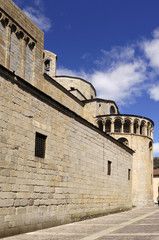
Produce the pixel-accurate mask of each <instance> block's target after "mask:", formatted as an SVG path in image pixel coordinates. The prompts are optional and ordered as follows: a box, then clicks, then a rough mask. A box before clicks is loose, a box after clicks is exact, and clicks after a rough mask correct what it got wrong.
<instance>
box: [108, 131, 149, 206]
mask: <svg viewBox="0 0 159 240" xmlns="http://www.w3.org/2000/svg"><path fill="white" fill-rule="evenodd" d="M112 136H113V137H114V138H116V139H119V138H120V137H124V138H126V139H127V140H128V144H129V147H130V148H131V149H133V150H134V151H135V153H134V154H133V167H132V169H133V171H132V178H133V182H132V203H133V205H134V206H138V207H142V206H149V205H152V204H153V176H152V172H153V149H151V148H150V147H149V145H150V143H151V142H152V139H151V138H149V137H147V136H141V135H137V134H121V135H120V133H112Z"/></svg>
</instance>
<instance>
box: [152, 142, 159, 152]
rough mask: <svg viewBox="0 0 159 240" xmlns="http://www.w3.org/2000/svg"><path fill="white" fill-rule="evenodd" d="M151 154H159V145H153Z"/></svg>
mask: <svg viewBox="0 0 159 240" xmlns="http://www.w3.org/2000/svg"><path fill="white" fill-rule="evenodd" d="M153 153H154V154H159V143H154V144H153Z"/></svg>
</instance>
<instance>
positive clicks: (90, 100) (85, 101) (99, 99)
mask: <svg viewBox="0 0 159 240" xmlns="http://www.w3.org/2000/svg"><path fill="white" fill-rule="evenodd" d="M82 102H83V103H89V102H104V103H113V104H114V105H115V106H116V108H117V111H118V113H119V114H120V112H119V109H118V106H117V105H116V103H115V102H114V101H113V100H106V99H102V98H92V99H88V100H83V101H82ZM111 115H112V114H111ZM114 115H118V114H114Z"/></svg>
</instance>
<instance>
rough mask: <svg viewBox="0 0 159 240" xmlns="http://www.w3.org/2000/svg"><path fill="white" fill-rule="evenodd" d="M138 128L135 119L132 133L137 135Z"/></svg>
mask: <svg viewBox="0 0 159 240" xmlns="http://www.w3.org/2000/svg"><path fill="white" fill-rule="evenodd" d="M138 127H139V124H138V120H137V119H135V121H134V133H138Z"/></svg>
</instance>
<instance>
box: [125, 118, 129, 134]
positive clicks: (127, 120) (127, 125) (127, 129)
mask: <svg viewBox="0 0 159 240" xmlns="http://www.w3.org/2000/svg"><path fill="white" fill-rule="evenodd" d="M124 133H130V120H129V119H126V120H125V122H124Z"/></svg>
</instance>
